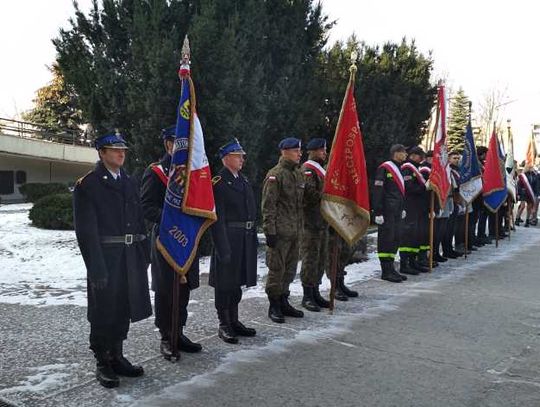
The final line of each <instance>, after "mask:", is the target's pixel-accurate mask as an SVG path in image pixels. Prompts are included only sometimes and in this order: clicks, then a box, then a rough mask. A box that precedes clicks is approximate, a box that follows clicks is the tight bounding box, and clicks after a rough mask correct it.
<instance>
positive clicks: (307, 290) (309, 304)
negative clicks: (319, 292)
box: [302, 285, 321, 312]
mask: <svg viewBox="0 0 540 407" xmlns="http://www.w3.org/2000/svg"><path fill="white" fill-rule="evenodd" d="M302 288H303V289H304V296H303V297H302V307H304V308H305V309H307V310H308V311H311V312H320V311H321V307H319V306H318V305H317V302H316V301H315V299H314V298H313V288H312V287H308V286H307V285H304V286H302Z"/></svg>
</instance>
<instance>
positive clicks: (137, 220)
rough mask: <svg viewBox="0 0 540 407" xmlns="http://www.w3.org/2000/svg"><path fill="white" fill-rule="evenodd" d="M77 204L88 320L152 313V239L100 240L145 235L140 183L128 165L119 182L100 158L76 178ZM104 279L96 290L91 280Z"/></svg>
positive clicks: (99, 321) (137, 317)
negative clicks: (85, 271) (85, 281)
mask: <svg viewBox="0 0 540 407" xmlns="http://www.w3.org/2000/svg"><path fill="white" fill-rule="evenodd" d="M73 208H74V222H75V233H76V235H77V241H78V243H79V247H80V250H81V254H82V257H83V259H84V263H85V265H86V270H87V278H88V284H87V285H88V320H89V321H90V322H91V323H97V324H108V323H114V322H115V318H117V317H119V316H120V314H122V313H127V314H128V315H123V316H124V317H125V316H129V319H130V320H131V321H132V322H135V321H139V320H142V319H144V318H147V317H149V316H150V315H152V306H151V304H150V293H149V290H148V274H147V269H148V264H149V263H150V258H149V242H148V239H146V240H143V241H140V242H134V243H133V244H130V245H126V244H125V243H113V244H111V243H103V242H102V241H101V240H102V238H103V237H104V236H122V235H126V234H133V235H144V234H145V227H144V219H143V212H142V207H141V201H140V197H139V189H138V186H137V185H136V182H135V181H134V180H133V179H132V178H130V176H129V175H128V174H127V173H126V172H125V171H124V170H121V178H120V180H119V181H116V180H115V179H114V178H113V176H112V175H111V174H110V173H109V171H108V170H107V169H106V168H105V166H104V165H103V164H102V163H101V162H98V163H97V165H96V168H95V169H94V170H93V171H91V172H89V173H88V174H87V175H86V176H84V177H83V178H81V179H80V180H79V181H77V184H76V186H75V189H74V192H73ZM102 278H107V286H106V287H105V288H104V289H100V290H95V289H93V287H92V285H91V284H90V282H91V281H96V280H97V279H102ZM126 297H127V303H126ZM126 305H127V306H126Z"/></svg>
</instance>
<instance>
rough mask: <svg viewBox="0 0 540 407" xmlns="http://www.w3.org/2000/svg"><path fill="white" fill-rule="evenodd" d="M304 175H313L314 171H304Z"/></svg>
mask: <svg viewBox="0 0 540 407" xmlns="http://www.w3.org/2000/svg"><path fill="white" fill-rule="evenodd" d="M304 175H305V176H306V177H311V176H312V175H313V173H312V172H311V171H304Z"/></svg>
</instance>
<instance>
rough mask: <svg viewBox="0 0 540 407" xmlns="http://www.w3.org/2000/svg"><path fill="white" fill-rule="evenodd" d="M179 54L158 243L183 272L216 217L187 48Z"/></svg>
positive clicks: (163, 253)
mask: <svg viewBox="0 0 540 407" xmlns="http://www.w3.org/2000/svg"><path fill="white" fill-rule="evenodd" d="M186 53H187V54H186ZM182 54H183V64H182V66H181V67H180V72H179V76H180V79H181V83H182V88H181V89H182V90H181V95H180V102H179V104H178V112H177V120H176V138H175V140H174V151H173V153H172V160H171V168H170V170H169V174H168V175H169V180H168V184H167V192H166V194H165V202H164V205H163V215H162V220H161V225H160V229H159V238H158V240H157V247H158V249H159V251H160V252H161V254H162V255H163V257H164V258H165V259H166V260H167V263H169V264H170V265H171V267H173V268H174V270H175V271H176V272H178V273H180V274H181V275H182V276H184V275H185V274H186V273H187V271H188V270H189V268H190V266H191V263H192V262H193V260H194V258H195V255H196V253H197V247H198V245H199V240H200V238H201V236H202V235H203V233H204V232H205V230H206V229H207V228H208V227H209V226H210V225H211V224H212V223H213V222H214V221H215V220H216V219H217V217H216V212H215V204H214V193H213V189H212V175H211V174H210V167H209V164H208V158H207V157H206V152H205V149H204V136H203V131H202V127H201V123H200V122H199V118H198V116H197V110H196V104H195V89H194V86H193V82H192V80H191V76H190V68H189V48H188V49H187V50H185V49H183V50H182Z"/></svg>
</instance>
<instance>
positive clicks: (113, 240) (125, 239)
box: [99, 234, 146, 245]
mask: <svg viewBox="0 0 540 407" xmlns="http://www.w3.org/2000/svg"><path fill="white" fill-rule="evenodd" d="M144 239H146V235H131V234H127V235H120V236H100V238H99V240H100V241H101V243H104V244H120V243H122V244H126V245H130V244H133V243H135V242H142V241H143V240H144Z"/></svg>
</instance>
